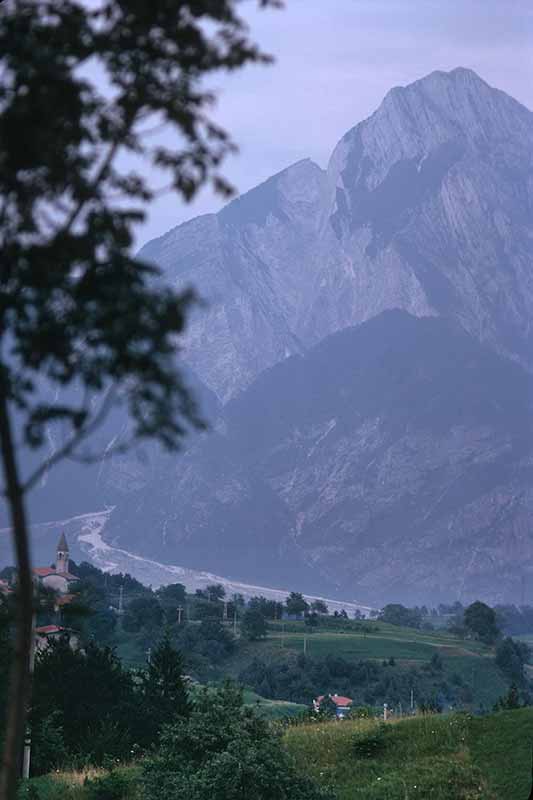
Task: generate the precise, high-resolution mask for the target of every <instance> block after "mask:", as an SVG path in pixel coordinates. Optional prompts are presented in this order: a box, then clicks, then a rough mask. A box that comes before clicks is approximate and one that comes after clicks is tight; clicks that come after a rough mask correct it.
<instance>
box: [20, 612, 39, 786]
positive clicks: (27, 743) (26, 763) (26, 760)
mask: <svg viewBox="0 0 533 800" xmlns="http://www.w3.org/2000/svg"><path fill="white" fill-rule="evenodd" d="M35 621H36V614H35V612H33V617H32V620H31V647H30V658H29V661H30V680H31V681H32V682H33V673H34V671H35ZM28 711H29V709H28ZM30 763H31V728H30V726H29V725H26V733H25V735H24V754H23V756H22V777H23V778H24V780H28V778H29V777H30Z"/></svg>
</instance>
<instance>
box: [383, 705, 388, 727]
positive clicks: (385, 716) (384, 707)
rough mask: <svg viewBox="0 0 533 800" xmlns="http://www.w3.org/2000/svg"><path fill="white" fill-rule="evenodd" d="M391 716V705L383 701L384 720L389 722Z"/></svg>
mask: <svg viewBox="0 0 533 800" xmlns="http://www.w3.org/2000/svg"><path fill="white" fill-rule="evenodd" d="M388 716H389V706H388V704H387V703H383V721H384V722H387V718H388Z"/></svg>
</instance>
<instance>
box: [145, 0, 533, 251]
mask: <svg viewBox="0 0 533 800" xmlns="http://www.w3.org/2000/svg"><path fill="white" fill-rule="evenodd" d="M242 8H243V11H244V13H245V14H246V16H247V18H248V20H249V23H250V27H251V30H252V35H253V37H254V38H255V40H256V41H258V42H259V44H260V45H261V46H262V47H263V49H264V50H266V51H267V52H270V53H272V54H273V55H274V56H275V58H276V63H275V64H274V65H273V66H270V67H253V68H248V69H246V70H244V71H241V72H240V73H238V74H235V75H233V76H230V77H225V76H222V77H219V78H218V79H216V80H214V81H213V82H212V83H211V86H212V87H213V88H215V89H218V90H219V103H218V106H217V109H216V112H215V114H214V116H215V119H216V120H217V121H218V122H220V123H221V124H222V125H224V126H225V127H226V128H227V129H228V130H229V131H230V132H231V133H232V135H233V138H234V140H235V141H236V142H237V144H238V145H239V148H240V152H239V155H237V156H235V157H232V158H231V159H229V160H228V161H226V164H225V169H224V173H225V175H226V177H227V178H229V179H230V180H231V181H232V182H233V184H234V185H235V186H236V188H237V189H238V191H239V192H244V191H247V190H248V189H250V188H252V187H253V186H255V185H256V184H257V183H260V182H261V181H263V180H265V179H266V178H268V177H269V176H270V175H272V174H274V173H275V172H278V171H279V170H281V169H283V168H284V167H286V166H288V165H289V164H291V163H293V162H294V161H297V160H298V159H300V158H305V157H307V156H310V157H311V158H313V159H314V160H315V161H316V162H317V163H318V164H320V165H321V166H325V165H326V163H327V160H328V158H329V155H330V153H331V151H332V150H333V147H334V146H335V144H336V142H337V141H338V140H339V139H340V137H341V136H342V135H343V134H344V133H345V132H346V131H347V130H348V129H349V128H351V127H352V126H353V125H355V124H356V123H357V122H359V121H360V120H362V119H364V118H365V117H367V116H368V115H369V114H371V113H372V112H373V111H374V110H375V109H376V107H377V106H378V105H379V103H380V102H381V100H382V99H383V96H384V95H385V94H386V93H387V91H388V90H389V89H390V88H391V87H393V86H397V85H403V84H406V83H410V82H411V81H413V80H416V79H417V78H420V77H422V76H423V75H425V74H427V73H429V72H432V71H433V70H435V69H444V70H448V69H453V68H454V67H457V66H463V67H470V68H471V69H474V70H476V72H478V74H479V75H480V76H481V77H482V78H484V79H485V80H486V81H488V83H490V84H492V85H494V86H497V87H498V88H500V89H503V90H504V91H506V92H508V93H509V94H511V95H513V96H514V97H516V99H517V100H519V101H520V102H522V103H524V104H525V105H526V106H528V107H529V108H531V109H533V47H532V43H533V2H532V0H287V3H286V8H285V10H283V11H258V10H257V6H256V3H254V2H252V0H246V1H245V2H244V3H243V5H242ZM221 204H222V201H221V200H220V199H219V198H217V197H214V196H213V195H212V193H211V192H210V191H204V192H202V193H201V194H200V195H199V196H198V197H197V198H196V200H195V201H194V202H193V203H191V204H189V205H185V204H183V203H182V202H180V201H179V200H178V199H177V198H176V196H175V195H172V194H169V195H166V196H163V197H161V198H160V199H158V200H157V202H155V203H153V204H152V205H151V206H150V209H149V211H148V216H147V221H146V223H145V225H144V226H143V227H142V228H141V229H140V230H139V231H138V243H139V245H141V244H143V243H144V242H146V241H148V240H149V239H152V238H154V237H155V236H160V235H161V234H163V233H165V232H166V231H168V230H169V229H170V228H172V227H173V226H175V225H177V224H179V223H180V222H183V221H185V220H187V219H190V218H191V217H194V216H196V215H198V214H203V213H206V212H210V211H217V210H218V209H219V208H220V206H221Z"/></svg>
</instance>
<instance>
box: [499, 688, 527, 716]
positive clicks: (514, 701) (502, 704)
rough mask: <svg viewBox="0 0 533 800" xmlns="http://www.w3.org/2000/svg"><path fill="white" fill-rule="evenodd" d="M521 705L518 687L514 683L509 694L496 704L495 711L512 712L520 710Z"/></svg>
mask: <svg viewBox="0 0 533 800" xmlns="http://www.w3.org/2000/svg"><path fill="white" fill-rule="evenodd" d="M521 705H522V704H521V702H520V692H519V691H518V687H517V685H516V684H515V683H512V684H511V686H510V687H509V691H508V692H507V694H506V695H504V696H503V697H500V699H499V700H498V702H497V703H496V705H495V710H499V709H501V710H502V711H510V710H513V709H515V708H520V706H521Z"/></svg>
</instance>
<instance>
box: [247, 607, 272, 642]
mask: <svg viewBox="0 0 533 800" xmlns="http://www.w3.org/2000/svg"><path fill="white" fill-rule="evenodd" d="M267 632H268V627H267V624H266V620H265V618H264V616H263V615H262V614H261V612H260V611H258V610H257V609H255V608H247V609H246V611H245V612H244V614H243V617H242V621H241V633H242V635H243V636H244V638H245V639H248V640H249V641H251V642H255V641H257V640H258V639H264V638H265V636H266V635H267Z"/></svg>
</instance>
